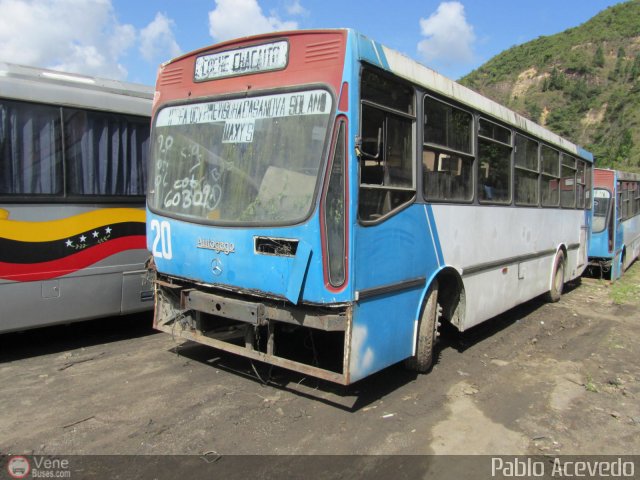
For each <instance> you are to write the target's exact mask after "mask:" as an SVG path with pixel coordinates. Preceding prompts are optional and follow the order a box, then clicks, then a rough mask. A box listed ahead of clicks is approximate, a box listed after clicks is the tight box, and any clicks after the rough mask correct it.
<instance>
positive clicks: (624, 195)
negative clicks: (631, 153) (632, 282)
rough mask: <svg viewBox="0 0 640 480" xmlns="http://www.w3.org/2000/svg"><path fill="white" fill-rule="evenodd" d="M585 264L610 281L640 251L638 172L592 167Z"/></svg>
mask: <svg viewBox="0 0 640 480" xmlns="http://www.w3.org/2000/svg"><path fill="white" fill-rule="evenodd" d="M593 176H594V185H593V223H592V231H591V243H590V244H589V264H590V265H592V266H595V267H599V268H600V273H601V274H606V273H608V274H609V275H610V278H611V281H615V280H617V279H618V278H620V277H621V276H622V274H623V273H624V271H625V270H626V269H627V268H629V266H630V265H631V264H632V263H633V262H634V261H635V260H636V259H637V258H638V255H640V174H637V173H629V172H622V171H619V170H610V169H603V168H596V169H595V170H594V175H593Z"/></svg>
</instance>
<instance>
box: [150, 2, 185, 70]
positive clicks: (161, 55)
mask: <svg viewBox="0 0 640 480" xmlns="http://www.w3.org/2000/svg"><path fill="white" fill-rule="evenodd" d="M173 26H174V22H173V20H171V19H170V18H169V17H167V16H166V15H165V14H164V13H160V12H158V13H157V14H156V18H154V19H153V21H152V22H151V23H150V24H149V25H147V26H146V27H145V28H143V29H142V30H141V31H140V53H141V54H142V56H143V57H144V58H145V59H146V60H147V61H149V62H153V61H155V60H156V59H159V60H160V61H166V60H169V59H171V58H174V57H177V56H178V55H180V53H182V50H181V49H180V46H179V45H178V43H177V42H176V39H175V37H174V35H173V30H172V29H173Z"/></svg>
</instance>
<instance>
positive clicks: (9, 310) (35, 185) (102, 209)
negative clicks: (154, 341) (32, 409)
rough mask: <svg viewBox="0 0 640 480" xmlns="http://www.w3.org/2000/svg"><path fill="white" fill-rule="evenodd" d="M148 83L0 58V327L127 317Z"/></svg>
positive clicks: (141, 270)
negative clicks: (4, 61)
mask: <svg viewBox="0 0 640 480" xmlns="http://www.w3.org/2000/svg"><path fill="white" fill-rule="evenodd" d="M152 99H153V89H151V88H149V87H145V86H142V85H135V84H130V83H123V82H118V81H113V80H103V79H98V78H92V77H87V76H82V75H75V74H68V73H62V72H57V71H52V70H43V69H39V68H32V67H24V66H18V65H12V64H6V63H0V332H8V331H13V330H23V329H28V328H32V327H39V326H44V325H51V324H56V323H67V322H73V321H78V320H84V319H90V318H97V317H106V316H111V315H118V314H124V313H132V312H137V311H141V310H144V309H149V308H151V306H152V303H153V302H152V300H153V291H152V289H151V286H150V285H143V277H144V276H145V266H144V264H145V260H146V259H147V258H148V255H149V254H148V251H147V250H146V241H145V212H144V194H145V184H146V183H145V182H146V163H147V157H148V149H149V121H150V114H151V104H152Z"/></svg>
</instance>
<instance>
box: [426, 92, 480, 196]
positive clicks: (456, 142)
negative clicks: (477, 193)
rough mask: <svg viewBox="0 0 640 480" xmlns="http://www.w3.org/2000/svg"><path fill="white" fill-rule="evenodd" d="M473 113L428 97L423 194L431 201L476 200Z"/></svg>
mask: <svg viewBox="0 0 640 480" xmlns="http://www.w3.org/2000/svg"><path fill="white" fill-rule="evenodd" d="M472 127H473V117H472V115H471V114H470V113H469V112H467V111H465V110H462V109H459V108H457V107H454V106H453V105H449V104H447V103H444V102H441V101H440V100H437V99H435V98H433V97H430V96H428V95H427V96H425V98H424V139H423V150H422V175H423V193H424V197H425V199H427V200H432V201H454V202H470V201H471V200H472V199H473V166H474V157H473V148H472V141H471V140H472Z"/></svg>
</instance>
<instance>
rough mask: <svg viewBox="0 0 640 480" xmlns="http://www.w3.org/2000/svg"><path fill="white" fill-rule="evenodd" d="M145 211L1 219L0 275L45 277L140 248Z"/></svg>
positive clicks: (20, 278)
mask: <svg viewBox="0 0 640 480" xmlns="http://www.w3.org/2000/svg"><path fill="white" fill-rule="evenodd" d="M144 222H145V213H144V211H142V210H138V209H134V208H116V209H104V210H96V211H93V212H88V213H83V214H80V215H74V216H72V217H67V218H63V219H59V220H53V221H47V222H25V221H14V220H9V219H4V220H0V278H2V279H7V280H16V281H34V280H46V279H50V278H55V277H59V276H62V275H66V274H68V273H72V272H75V271H78V270H81V269H83V268H86V267H88V266H90V265H93V264H95V263H96V262H99V261H100V260H103V259H105V258H107V257H110V256H112V255H114V254H117V253H120V252H123V251H126V250H131V249H145V248H146V240H145V223H144Z"/></svg>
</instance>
